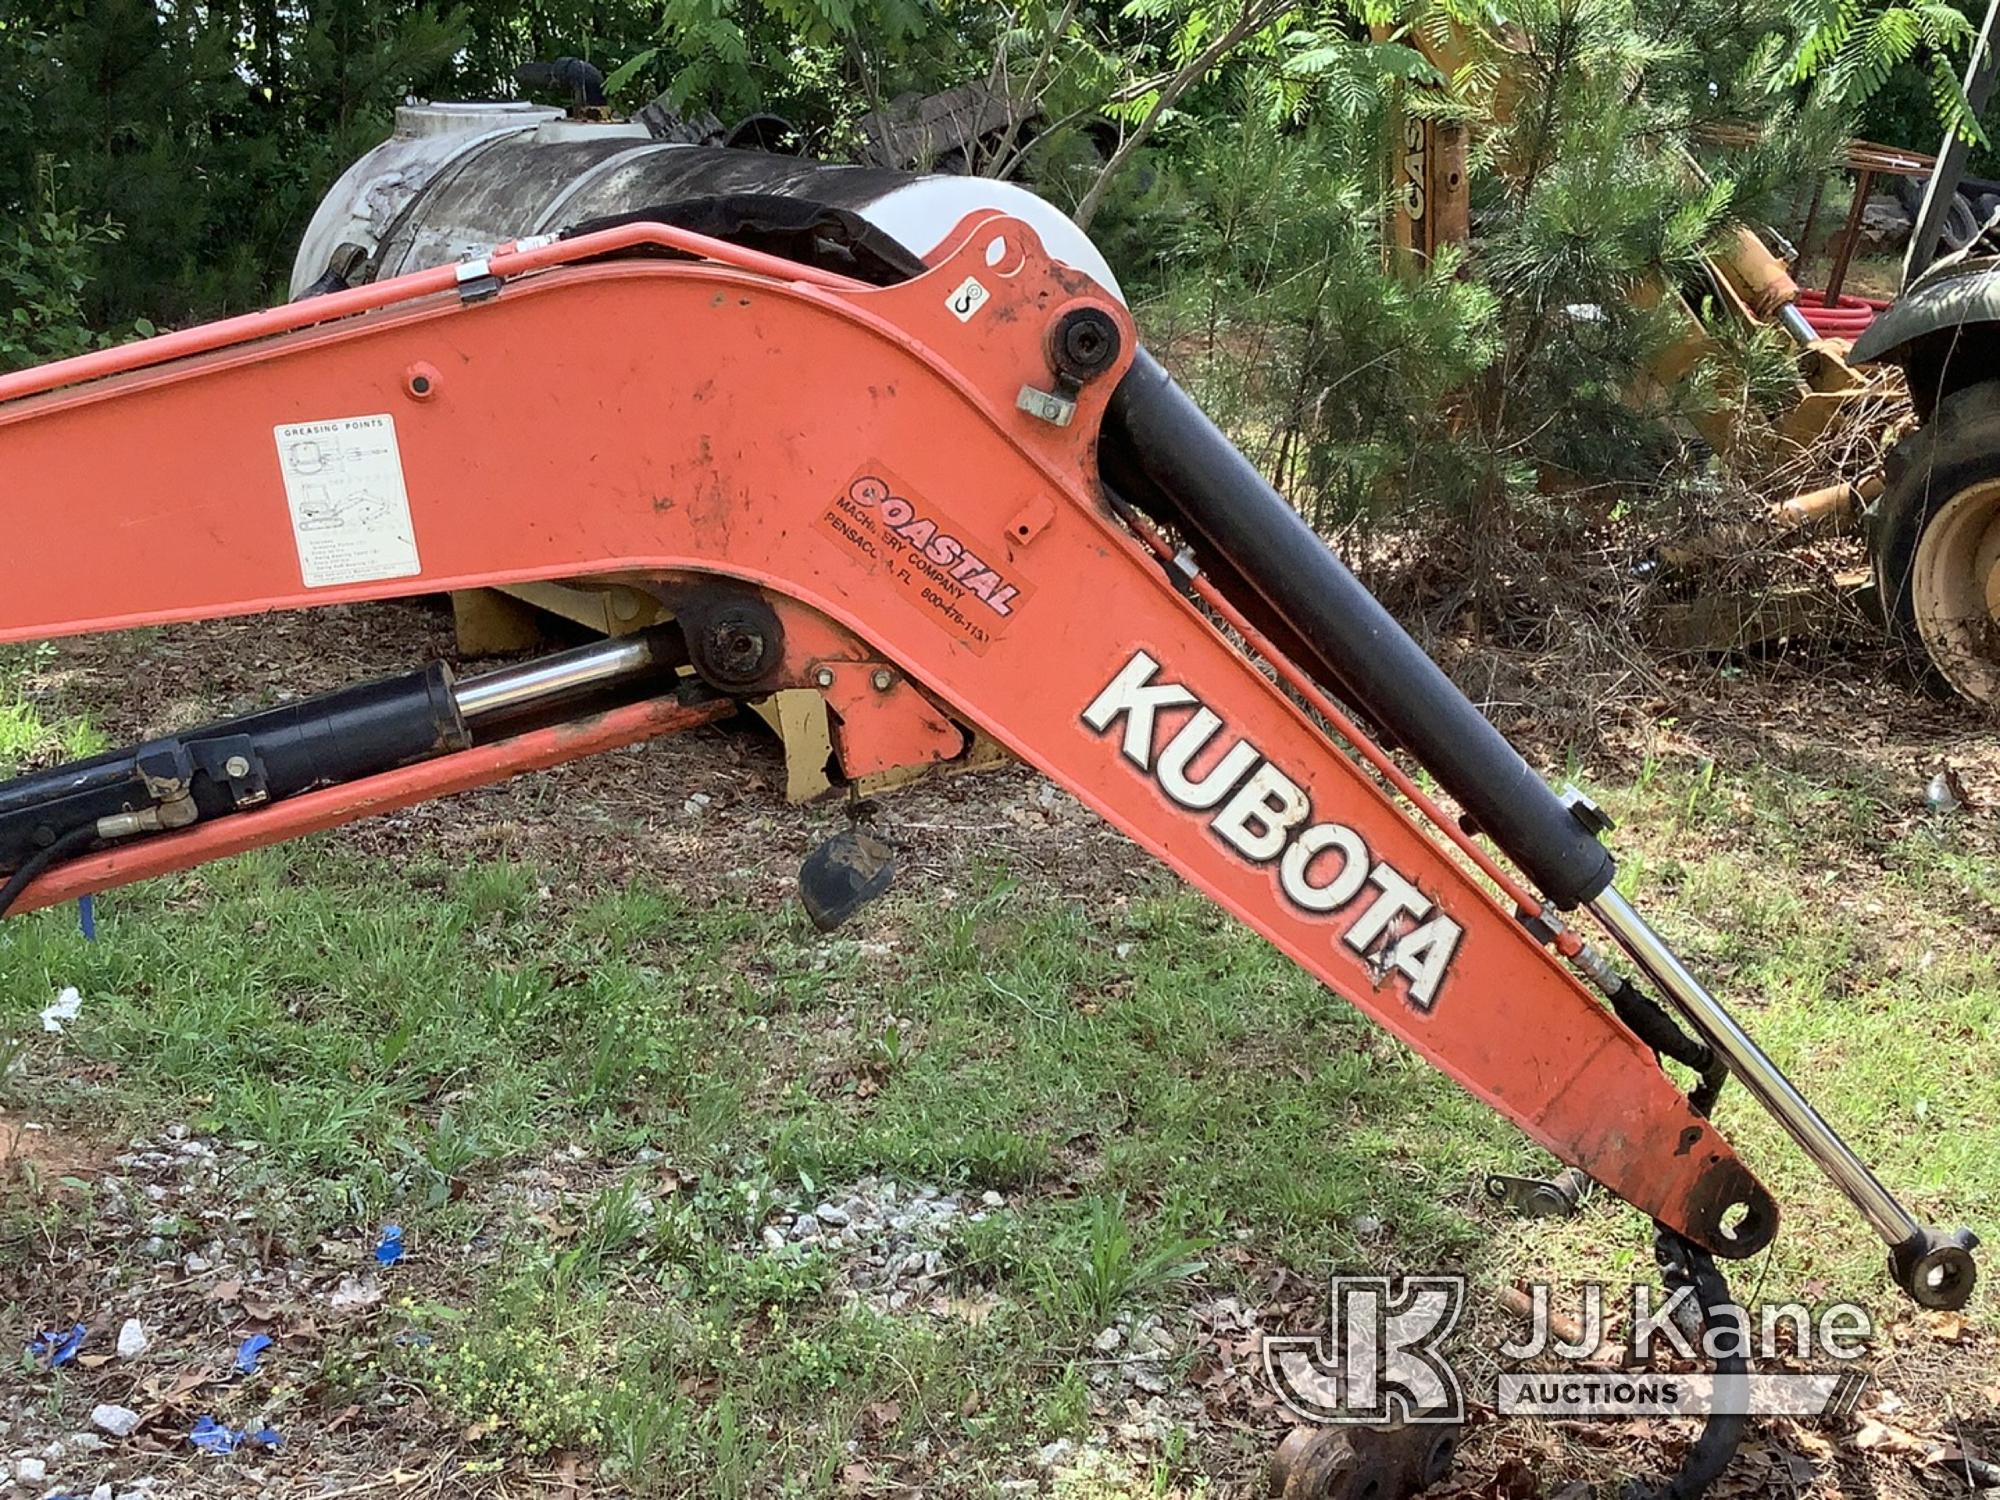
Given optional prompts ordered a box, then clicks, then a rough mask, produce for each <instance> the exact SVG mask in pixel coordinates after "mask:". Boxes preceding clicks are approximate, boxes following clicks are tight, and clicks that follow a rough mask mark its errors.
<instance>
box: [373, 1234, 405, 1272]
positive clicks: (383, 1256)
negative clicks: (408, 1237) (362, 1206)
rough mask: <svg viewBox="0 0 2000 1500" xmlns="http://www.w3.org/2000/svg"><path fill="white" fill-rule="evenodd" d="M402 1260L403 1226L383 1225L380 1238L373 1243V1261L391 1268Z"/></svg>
mask: <svg viewBox="0 0 2000 1500" xmlns="http://www.w3.org/2000/svg"><path fill="white" fill-rule="evenodd" d="M402 1258H403V1226H402V1225H400V1224H384V1225H383V1226H382V1238H381V1239H379V1240H377V1241H376V1242H375V1259H376V1260H377V1261H378V1262H380V1263H381V1264H382V1265H385V1266H393V1265H394V1264H395V1263H396V1262H397V1261H399V1260H401V1259H402Z"/></svg>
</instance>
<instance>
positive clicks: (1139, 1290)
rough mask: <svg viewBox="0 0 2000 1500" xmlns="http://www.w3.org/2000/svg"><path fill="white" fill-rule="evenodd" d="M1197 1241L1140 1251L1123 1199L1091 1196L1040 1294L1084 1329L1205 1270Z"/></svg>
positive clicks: (1175, 1240)
mask: <svg viewBox="0 0 2000 1500" xmlns="http://www.w3.org/2000/svg"><path fill="white" fill-rule="evenodd" d="M1207 1249H1208V1245H1207V1244H1206V1243H1205V1242H1204V1241H1201V1240H1196V1239H1189V1238H1185V1237H1182V1236H1168V1237H1166V1238H1163V1239H1161V1240H1160V1241H1159V1242H1157V1243H1155V1244H1153V1245H1151V1246H1148V1247H1146V1248H1141V1247H1140V1245H1139V1243H1138V1242H1137V1241H1136V1240H1135V1239H1134V1238H1133V1235H1132V1227H1131V1225H1130V1224H1128V1223H1127V1222H1126V1218H1125V1202H1124V1200H1123V1199H1122V1198H1102V1197H1099V1198H1093V1199H1091V1200H1090V1214H1089V1217H1088V1218H1087V1219H1086V1220H1085V1221H1084V1223H1083V1225H1082V1229H1081V1232H1080V1233H1079V1234H1078V1235H1077V1236H1076V1237H1075V1238H1074V1239H1073V1240H1072V1241H1070V1242H1069V1243H1068V1244H1066V1245H1064V1246H1062V1247H1061V1250H1060V1252H1059V1254H1058V1255H1057V1257H1056V1258H1054V1259H1052V1260H1051V1261H1049V1262H1048V1263H1047V1265H1046V1270H1047V1273H1048V1274H1047V1276H1046V1278H1045V1281H1044V1284H1043V1286H1042V1289H1041V1290H1042V1296H1043V1298H1044V1300H1045V1301H1047V1302H1048V1303H1049V1304H1050V1305H1051V1306H1052V1307H1053V1308H1055V1309H1057V1310H1059V1312H1060V1313H1061V1315H1063V1316H1066V1317H1068V1318H1070V1319H1072V1320H1074V1321H1076V1322H1077V1323H1078V1324H1079V1325H1081V1326H1082V1327H1084V1328H1086V1329H1091V1328H1102V1327H1103V1326H1104V1325H1105V1324H1107V1323H1109V1322H1110V1321H1111V1320H1112V1319H1113V1318H1114V1317H1116V1316H1117V1315H1118V1314H1119V1313H1121V1312H1125V1311H1128V1310H1131V1309H1134V1308H1137V1307H1139V1306H1141V1305H1143V1304H1144V1303H1146V1302H1147V1301H1150V1300H1153V1299H1156V1298H1158V1297H1160V1296H1161V1295H1163V1294H1164V1293H1166V1292H1167V1291H1168V1290H1169V1289H1171V1288H1172V1287H1174V1286H1175V1285H1176V1284H1177V1283H1179V1282H1183V1281H1186V1280H1188V1279H1189V1278H1190V1277H1194V1276H1199V1275H1200V1274H1201V1273H1202V1272H1203V1271H1205V1270H1207V1269H1208V1263H1207V1262H1206V1261H1205V1260H1203V1259H1202V1258H1201V1257H1202V1255H1203V1254H1204V1253H1205V1252H1206V1251H1207Z"/></svg>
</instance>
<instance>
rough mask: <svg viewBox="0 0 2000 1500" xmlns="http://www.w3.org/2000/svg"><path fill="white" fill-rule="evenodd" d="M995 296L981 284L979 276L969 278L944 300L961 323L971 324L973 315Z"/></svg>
mask: <svg viewBox="0 0 2000 1500" xmlns="http://www.w3.org/2000/svg"><path fill="white" fill-rule="evenodd" d="M992 295H993V294H992V293H991V292H989V291H987V290H986V288H985V287H984V286H982V285H981V284H980V281H979V278H978V277H977V276H968V277H966V278H965V280H963V281H961V282H960V283H959V284H958V290H956V291H954V292H953V293H952V294H951V295H950V296H949V297H947V298H945V299H944V305H945V306H946V307H948V308H950V309H951V315H952V316H953V317H954V318H956V319H958V321H959V322H961V323H970V322H971V321H972V315H973V314H974V313H976V312H978V311H979V309H980V308H982V307H984V306H985V305H986V299H987V298H988V297H991V296H992Z"/></svg>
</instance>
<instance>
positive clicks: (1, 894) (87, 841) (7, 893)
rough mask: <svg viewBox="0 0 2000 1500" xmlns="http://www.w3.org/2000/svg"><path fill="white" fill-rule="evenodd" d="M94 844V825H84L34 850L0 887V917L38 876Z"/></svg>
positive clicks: (95, 827) (95, 838)
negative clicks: (44, 846) (46, 845)
mask: <svg viewBox="0 0 2000 1500" xmlns="http://www.w3.org/2000/svg"><path fill="white" fill-rule="evenodd" d="M96 842H97V825H96V824H95V823H86V824H85V825H84V826H83V827H81V828H72V829H70V831H69V832H68V833H65V834H64V835H62V837H60V838H58V839H57V840H56V841H55V842H54V843H53V844H50V845H49V846H48V847H46V848H43V849H37V850H36V851H35V852H34V853H33V854H30V855H29V856H28V857H27V859H25V860H24V861H22V863H21V868H20V869H18V870H16V871H15V872H14V873H13V874H12V875H10V876H8V877H7V883H6V884H5V885H0V917H4V916H6V915H7V912H8V910H9V908H11V907H12V906H13V904H14V903H15V902H16V901H18V900H20V899H21V892H23V891H25V890H26V889H27V888H28V887H29V886H31V885H33V884H34V883H35V881H36V880H38V879H40V878H41V876H42V873H43V872H44V871H46V870H50V869H53V868H54V867H55V866H57V865H59V864H61V863H62V862H63V861H64V860H66V859H68V858H70V857H71V856H72V855H77V854H81V853H83V851H84V850H86V849H88V848H89V847H90V846H91V845H92V844H94V843H96Z"/></svg>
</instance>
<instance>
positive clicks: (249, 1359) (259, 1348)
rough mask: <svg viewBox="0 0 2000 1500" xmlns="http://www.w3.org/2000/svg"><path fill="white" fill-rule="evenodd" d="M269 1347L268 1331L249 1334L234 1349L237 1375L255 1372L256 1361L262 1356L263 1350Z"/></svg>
mask: <svg viewBox="0 0 2000 1500" xmlns="http://www.w3.org/2000/svg"><path fill="white" fill-rule="evenodd" d="M270 1347H271V1335H269V1334H268V1333H253V1334H251V1335H250V1337H248V1338H247V1339H245V1340H244V1341H243V1343H242V1345H241V1346H240V1347H239V1348H238V1349H237V1351H236V1373H237V1374H238V1375H254V1374H256V1373H257V1361H258V1360H259V1359H260V1358H261V1357H262V1356H263V1353H264V1351H265V1350H266V1349H268V1348H270Z"/></svg>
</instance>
